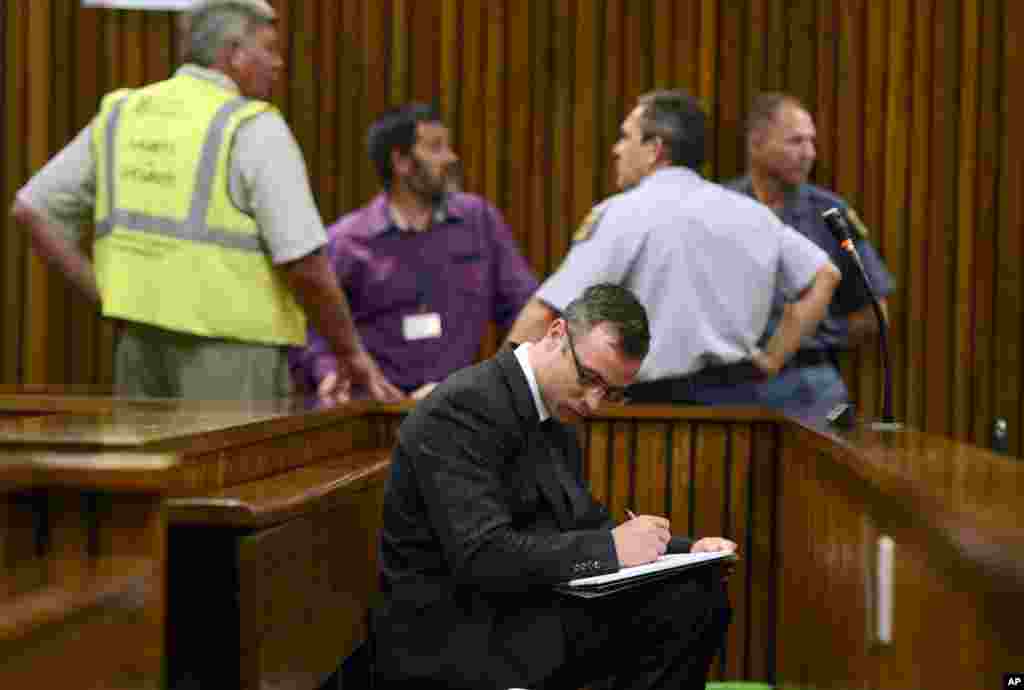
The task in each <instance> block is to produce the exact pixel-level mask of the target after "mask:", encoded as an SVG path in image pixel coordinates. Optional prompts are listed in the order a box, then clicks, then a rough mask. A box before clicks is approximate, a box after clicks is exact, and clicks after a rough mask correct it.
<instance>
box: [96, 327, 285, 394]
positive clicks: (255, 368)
mask: <svg viewBox="0 0 1024 690" xmlns="http://www.w3.org/2000/svg"><path fill="white" fill-rule="evenodd" d="M114 383H115V390H116V392H117V394H118V395H121V396H126V397H133V398H188V399H193V400H267V399H272V398H280V397H283V396H286V395H288V394H289V393H290V391H291V379H290V376H289V373H288V356H287V351H286V349H285V348H284V347H279V346H274V345H262V344H257V343H242V342H236V341H232V340H219V339H215V338H204V337H202V336H196V335H191V334H189V333H177V332H174V331H167V330H164V329H162V328H157V327H155V326H149V325H146V324H141V323H137V322H132V321H122V322H121V328H120V333H119V335H118V339H117V344H116V345H115V349H114Z"/></svg>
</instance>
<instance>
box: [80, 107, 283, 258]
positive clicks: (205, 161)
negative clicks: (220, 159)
mask: <svg viewBox="0 0 1024 690" xmlns="http://www.w3.org/2000/svg"><path fill="white" fill-rule="evenodd" d="M125 100H127V99H126V98H122V99H121V100H119V101H118V102H117V103H115V104H114V106H113V107H112V108H111V111H110V115H109V116H108V118H107V128H106V134H107V136H106V146H107V161H106V163H107V166H106V167H107V171H106V172H107V199H108V204H109V205H110V212H109V213H108V214H107V217H106V218H104V219H103V220H102V221H100V222H99V223H98V224H97V225H96V239H97V240H98V239H100V238H102V237H104V236H105V235H109V234H110V233H111V232H113V230H114V228H115V227H122V228H125V229H127V230H133V231H135V232H144V233H151V234H154V235H164V236H166V237H173V238H175V239H179V240H186V241H189V242H204V243H207V244H214V245H217V246H220V247H226V248H228V249H240V250H242V251H250V252H261V253H262V252H264V251H265V250H264V247H263V243H262V242H261V241H260V238H259V236H258V235H246V234H242V233H238V232H234V231H231V230H226V229H223V228H210V227H206V214H207V211H209V208H210V197H211V195H212V193H213V176H214V175H215V174H216V171H217V154H218V152H219V151H220V147H221V143H222V141H223V139H224V132H225V130H226V129H227V126H228V121H229V120H230V119H231V116H232V115H233V114H234V113H235V112H236V111H237V110H238V109H239V108H242V107H243V106H245V105H246V104H247V103H248V102H249V101H248V99H246V98H236V99H234V100H231V101H228V102H227V103H225V104H224V105H222V106H221V107H220V110H218V111H217V115H216V116H215V117H214V118H213V122H212V123H211V125H210V128H209V131H208V132H207V136H206V140H205V141H204V142H203V148H202V151H201V153H200V157H199V165H198V168H197V178H196V184H195V188H194V190H193V192H192V199H191V201H190V202H189V212H188V218H187V219H185V221H184V222H181V221H178V220H175V219H173V218H161V217H159V216H151V215H147V214H145V213H140V212H137V211H126V210H124V209H122V208H119V207H118V206H117V203H116V200H117V196H116V194H115V191H116V189H115V188H116V186H117V175H116V174H115V169H116V166H115V158H116V157H117V156H116V148H117V146H116V143H115V140H116V137H115V132H117V124H118V121H119V120H120V117H121V108H122V107H123V106H124V102H125Z"/></svg>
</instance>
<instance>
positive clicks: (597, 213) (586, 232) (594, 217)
mask: <svg viewBox="0 0 1024 690" xmlns="http://www.w3.org/2000/svg"><path fill="white" fill-rule="evenodd" d="M609 201H610V200H607V199H606V200H605V201H602V202H601V203H600V204H598V205H597V206H595V207H594V208H592V209H590V212H589V213H587V215H586V217H585V218H584V219H583V222H582V223H580V224H579V227H578V228H576V232H574V233H573V234H572V241H573V242H583V241H584V240H586V239H588V238H589V237H590V236H591V234H593V232H594V229H595V228H596V227H597V224H598V223H599V222H600V221H601V216H603V215H604V211H605V208H606V207H607V206H608V202H609Z"/></svg>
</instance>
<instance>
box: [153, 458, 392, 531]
mask: <svg viewBox="0 0 1024 690" xmlns="http://www.w3.org/2000/svg"><path fill="white" fill-rule="evenodd" d="M390 464H391V452H390V450H386V449H374V450H365V451H356V452H354V453H349V454H347V455H344V456H342V457H340V458H335V459H333V460H328V461H326V462H321V463H317V464H316V465H307V466H305V467H298V468H296V469H294V470H290V471H288V472H284V473H282V474H278V475H275V476H273V477H268V478H266V479H260V480H258V481H254V482H247V483H245V484H238V485H236V486H230V487H227V488H225V489H221V490H219V491H214V492H212V493H209V494H206V495H203V496H187V497H181V498H173V499H170V500H169V501H168V508H169V515H170V520H171V522H172V523H174V524H179V525H185V524H203V525H220V526H224V527H240V528H262V527H268V526H271V525H276V524H280V523H282V522H286V521H287V520H291V519H293V518H296V517H299V516H300V515H304V514H307V513H311V512H315V511H321V510H329V509H330V508H331V506H332V505H336V504H337V503H338V502H339V501H345V500H346V498H347V497H348V496H351V494H352V493H353V492H356V491H360V490H361V489H362V488H364V487H366V486H368V485H371V484H373V483H374V482H379V481H381V480H382V476H383V474H384V472H385V470H386V469H387V467H389V466H390Z"/></svg>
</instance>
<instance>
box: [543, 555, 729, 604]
mask: <svg viewBox="0 0 1024 690" xmlns="http://www.w3.org/2000/svg"><path fill="white" fill-rule="evenodd" d="M735 559H736V554H735V553H732V552H729V551H709V552H701V553H673V554H666V555H664V556H661V557H660V558H658V560H656V561H652V562H650V563H645V564H643V565H635V566H632V567H629V568H621V569H620V570H618V571H616V572H614V573H606V574H604V575H592V576H590V577H581V578H577V579H575V580H569V581H568V582H565V583H562V584H559V585H555V589H556V590H558V591H559V592H562V593H564V594H570V595H572V596H576V597H583V598H587V599H589V598H593V597H602V596H606V595H608V594H612V593H614V592H620V591H622V590H625V589H632V588H634V587H638V586H640V585H642V584H646V583H648V582H652V581H655V580H661V579H664V578H666V577H670V576H674V575H676V574H678V573H680V572H682V571H685V570H690V569H692V568H696V567H701V566H706V565H710V564H712V563H718V562H724V561H730V560H735Z"/></svg>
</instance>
